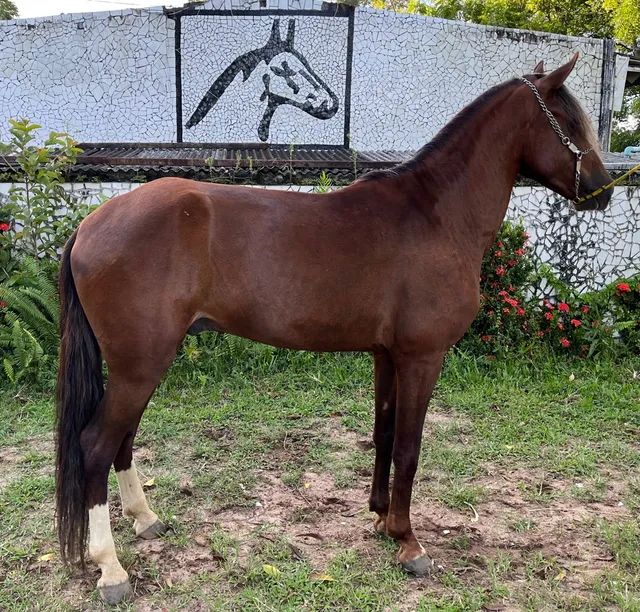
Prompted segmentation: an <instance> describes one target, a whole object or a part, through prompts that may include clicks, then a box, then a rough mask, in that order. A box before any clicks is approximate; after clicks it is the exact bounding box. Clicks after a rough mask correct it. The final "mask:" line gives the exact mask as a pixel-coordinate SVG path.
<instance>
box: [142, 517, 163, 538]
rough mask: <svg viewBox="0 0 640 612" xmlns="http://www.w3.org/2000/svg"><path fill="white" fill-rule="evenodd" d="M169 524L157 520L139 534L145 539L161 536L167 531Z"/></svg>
mask: <svg viewBox="0 0 640 612" xmlns="http://www.w3.org/2000/svg"><path fill="white" fill-rule="evenodd" d="M166 531H167V526H166V525H165V524H164V523H163V522H162V521H156V522H155V523H154V524H153V525H151V526H150V527H147V528H146V529H145V530H144V531H143V532H142V533H139V534H138V537H139V538H142V539H143V540H153V539H154V538H157V537H159V536H161V535H162V534H163V533H166Z"/></svg>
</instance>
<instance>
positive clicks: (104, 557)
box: [80, 373, 161, 603]
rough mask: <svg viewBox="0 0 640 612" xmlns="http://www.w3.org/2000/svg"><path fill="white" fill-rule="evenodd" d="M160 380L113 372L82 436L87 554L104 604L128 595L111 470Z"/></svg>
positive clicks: (114, 601)
mask: <svg viewBox="0 0 640 612" xmlns="http://www.w3.org/2000/svg"><path fill="white" fill-rule="evenodd" d="M160 375H161V374H160ZM160 375H152V376H151V375H149V376H146V377H137V378H135V379H132V378H127V377H124V376H122V375H117V374H113V373H112V374H111V375H110V377H109V382H108V383H107V387H106V390H105V394H104V397H103V399H102V401H101V403H100V406H99V407H98V410H97V412H96V415H95V417H94V419H93V420H92V421H91V422H90V423H89V425H87V427H85V429H84V430H83V431H82V434H81V436H80V443H81V446H82V451H83V459H84V469H85V483H86V486H85V495H86V507H87V508H88V509H89V555H90V556H91V558H92V559H93V560H94V561H95V562H96V563H97V564H98V566H99V567H100V570H101V572H102V575H101V577H100V580H99V581H98V589H99V590H100V594H101V595H102V597H103V598H104V599H105V601H107V603H117V602H119V601H121V600H122V599H123V598H125V597H126V596H127V595H128V594H129V593H130V591H131V587H130V585H129V577H128V575H127V572H126V571H125V570H124V568H123V567H122V566H121V565H120V562H119V561H118V557H117V554H116V549H115V544H114V541H113V537H112V535H111V526H110V521H109V506H108V503H107V479H108V475H109V469H110V468H111V464H112V463H113V462H114V459H115V457H116V454H117V453H118V451H119V449H120V448H121V446H122V444H123V442H124V440H125V438H126V437H127V436H130V435H132V433H133V432H134V431H135V429H136V427H137V425H138V422H139V421H140V417H141V416H142V412H143V411H144V408H145V406H146V404H147V401H148V399H149V397H150V395H151V393H152V392H153V390H154V389H155V387H156V385H157V384H158V381H159V380H160Z"/></svg>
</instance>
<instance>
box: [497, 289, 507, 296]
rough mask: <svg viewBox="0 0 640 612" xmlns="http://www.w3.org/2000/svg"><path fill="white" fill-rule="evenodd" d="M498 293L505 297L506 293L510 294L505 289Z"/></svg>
mask: <svg viewBox="0 0 640 612" xmlns="http://www.w3.org/2000/svg"><path fill="white" fill-rule="evenodd" d="M498 295H499V296H500V297H504V296H505V295H509V294H508V293H507V292H506V291H505V290H504V289H503V290H502V291H498Z"/></svg>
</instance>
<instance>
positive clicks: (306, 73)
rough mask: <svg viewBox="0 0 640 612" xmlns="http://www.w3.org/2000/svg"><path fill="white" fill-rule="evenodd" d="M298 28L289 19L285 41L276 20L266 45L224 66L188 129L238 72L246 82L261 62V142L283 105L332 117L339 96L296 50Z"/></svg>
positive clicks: (335, 110)
mask: <svg viewBox="0 0 640 612" xmlns="http://www.w3.org/2000/svg"><path fill="white" fill-rule="evenodd" d="M295 31H296V22H295V19H290V20H289V24H288V26H287V37H286V39H284V40H282V37H281V35H280V20H279V19H274V20H273V24H272V26H271V36H270V37H269V40H268V41H267V42H266V44H265V45H264V46H262V47H259V48H258V49H253V50H251V51H248V52H247V53H243V54H242V55H240V56H238V57H237V58H236V59H234V60H233V61H232V62H231V63H230V64H229V66H227V68H225V70H224V71H223V72H222V74H220V76H219V77H218V78H217V79H216V80H215V81H214V82H213V85H211V87H210V88H209V90H208V91H207V93H206V94H205V95H204V97H203V98H202V100H201V101H200V103H199V104H198V107H197V108H196V110H195V111H194V112H193V114H192V115H191V117H190V118H189V120H188V121H187V123H186V127H187V129H189V128H192V127H194V126H195V125H197V124H198V123H200V121H202V120H203V119H204V118H205V116H206V115H207V114H208V113H209V112H210V111H211V109H212V108H213V107H214V106H215V105H216V103H217V102H218V100H219V99H220V97H221V96H222V95H223V94H224V92H225V91H226V89H227V88H228V87H229V85H231V83H232V82H233V80H234V79H235V78H236V77H237V76H238V74H240V73H242V80H243V82H244V81H247V79H248V78H249V77H250V76H251V74H253V72H254V70H256V69H257V68H258V66H260V64H262V62H264V64H265V71H264V73H263V75H262V82H263V84H264V91H263V93H262V95H261V96H260V100H261V101H264V100H266V102H267V108H266V109H265V111H264V115H263V116H262V119H261V120H260V124H259V126H258V136H259V138H260V140H261V141H263V142H265V141H266V140H267V139H268V138H269V128H270V126H271V120H272V119H273V115H274V113H275V112H276V110H277V109H278V108H279V107H280V106H282V105H284V104H288V105H290V106H294V107H296V108H299V109H300V110H302V111H304V112H305V113H307V114H308V115H310V116H311V117H315V118H316V119H331V117H333V116H334V115H335V114H336V112H337V111H338V108H339V106H340V104H339V102H338V97H337V96H336V94H335V93H333V91H331V89H330V88H329V86H328V85H327V84H326V83H325V82H324V81H323V80H322V79H321V78H320V76H318V75H317V74H316V72H315V71H314V70H313V68H312V67H311V66H310V65H309V62H308V61H307V60H306V58H305V57H304V55H302V53H300V52H299V51H297V50H296V48H295V46H294V45H295Z"/></svg>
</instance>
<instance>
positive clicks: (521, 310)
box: [517, 308, 524, 317]
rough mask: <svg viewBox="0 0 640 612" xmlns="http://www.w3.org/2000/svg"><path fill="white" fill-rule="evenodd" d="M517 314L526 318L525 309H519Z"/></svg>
mask: <svg viewBox="0 0 640 612" xmlns="http://www.w3.org/2000/svg"><path fill="white" fill-rule="evenodd" d="M517 313H518V316H519V317H524V308H518V310H517Z"/></svg>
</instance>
